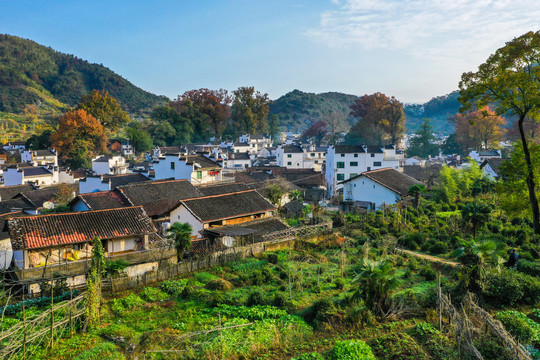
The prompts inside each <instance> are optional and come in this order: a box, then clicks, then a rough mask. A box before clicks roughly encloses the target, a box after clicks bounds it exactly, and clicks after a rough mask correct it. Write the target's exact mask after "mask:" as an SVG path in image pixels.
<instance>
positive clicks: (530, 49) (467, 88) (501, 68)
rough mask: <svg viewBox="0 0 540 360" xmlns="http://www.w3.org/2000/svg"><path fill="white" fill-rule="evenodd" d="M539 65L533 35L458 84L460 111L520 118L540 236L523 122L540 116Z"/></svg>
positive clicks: (538, 35)
mask: <svg viewBox="0 0 540 360" xmlns="http://www.w3.org/2000/svg"><path fill="white" fill-rule="evenodd" d="M539 61H540V32H539V31H537V32H532V31H531V32H528V33H526V34H524V35H522V36H520V37H518V38H515V39H513V40H512V41H509V42H507V43H506V45H505V46H504V47H502V48H500V49H498V50H497V51H496V52H495V53H494V54H492V55H491V56H490V57H489V58H488V59H487V61H486V62H485V63H484V64H482V65H480V67H479V68H478V71H477V72H468V73H464V74H463V75H462V76H461V81H460V83H459V89H460V95H461V96H460V98H459V101H460V103H461V104H462V105H463V107H462V109H461V110H460V111H466V110H470V109H472V108H475V107H476V108H481V107H482V106H486V105H492V106H494V107H495V111H496V113H497V114H498V115H503V114H509V115H514V116H516V117H517V122H518V129H519V134H520V140H521V144H522V147H523V154H524V158H525V163H526V166H527V179H526V183H527V188H528V190H529V202H530V206H531V209H532V215H533V228H534V232H535V234H540V208H539V205H538V198H537V196H536V180H535V176H534V169H533V165H532V161H531V154H530V151H529V144H528V140H527V136H526V133H525V128H524V122H525V120H526V119H527V117H528V118H530V119H534V120H535V121H537V120H538V118H539V116H540V112H539V110H540V76H539V75H540V67H539V66H538V64H539Z"/></svg>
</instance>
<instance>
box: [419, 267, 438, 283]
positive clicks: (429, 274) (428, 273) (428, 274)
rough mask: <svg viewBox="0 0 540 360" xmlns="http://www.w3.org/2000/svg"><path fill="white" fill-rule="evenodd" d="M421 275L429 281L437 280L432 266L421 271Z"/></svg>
mask: <svg viewBox="0 0 540 360" xmlns="http://www.w3.org/2000/svg"><path fill="white" fill-rule="evenodd" d="M420 275H421V276H423V277H424V278H425V279H426V280H427V281H432V280H435V279H436V278H437V274H436V273H435V270H433V269H432V268H431V267H430V266H424V267H422V269H420Z"/></svg>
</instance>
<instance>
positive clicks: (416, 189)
mask: <svg viewBox="0 0 540 360" xmlns="http://www.w3.org/2000/svg"><path fill="white" fill-rule="evenodd" d="M424 192H426V187H425V186H424V185H420V184H416V185H413V186H411V187H410V188H409V195H412V196H414V207H415V208H418V205H420V196H421V195H422V193H424Z"/></svg>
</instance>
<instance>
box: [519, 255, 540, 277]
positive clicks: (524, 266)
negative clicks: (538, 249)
mask: <svg viewBox="0 0 540 360" xmlns="http://www.w3.org/2000/svg"><path fill="white" fill-rule="evenodd" d="M519 255H520V257H521V256H522V254H521V253H520V254H519ZM517 268H518V271H519V272H522V273H524V274H527V275H531V276H536V277H540V264H539V263H538V262H536V261H527V260H523V259H521V260H519V262H518V267H517Z"/></svg>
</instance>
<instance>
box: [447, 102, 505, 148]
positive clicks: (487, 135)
mask: <svg viewBox="0 0 540 360" xmlns="http://www.w3.org/2000/svg"><path fill="white" fill-rule="evenodd" d="M452 121H453V122H454V125H455V131H456V141H457V142H458V143H459V144H460V145H461V147H462V148H463V149H474V150H479V149H491V148H496V147H498V146H499V142H500V141H501V140H503V138H504V134H505V132H506V130H505V129H504V124H505V122H506V120H505V119H504V118H503V117H502V116H497V114H495V112H494V111H493V110H491V109H490V108H489V107H487V106H485V107H483V108H481V109H480V110H474V111H469V112H467V113H465V114H456V115H455V116H454V117H453V119H452Z"/></svg>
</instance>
